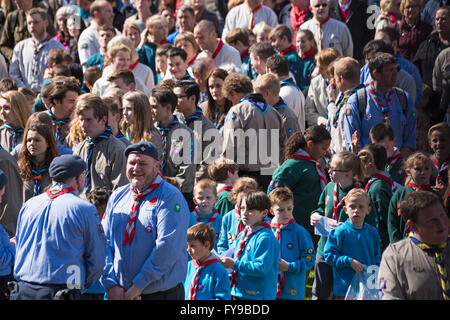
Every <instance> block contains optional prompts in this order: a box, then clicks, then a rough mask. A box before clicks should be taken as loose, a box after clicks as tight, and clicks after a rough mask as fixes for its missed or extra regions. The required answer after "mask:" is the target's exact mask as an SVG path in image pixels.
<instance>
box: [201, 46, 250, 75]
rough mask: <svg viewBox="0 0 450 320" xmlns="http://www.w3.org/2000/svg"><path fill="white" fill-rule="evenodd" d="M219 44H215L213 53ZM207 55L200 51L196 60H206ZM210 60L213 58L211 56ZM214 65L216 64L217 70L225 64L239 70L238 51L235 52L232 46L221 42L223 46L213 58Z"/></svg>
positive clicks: (239, 59)
mask: <svg viewBox="0 0 450 320" xmlns="http://www.w3.org/2000/svg"><path fill="white" fill-rule="evenodd" d="M219 44H220V41H219V43H218V44H217V46H216V49H214V52H215V51H216V50H217V49H218V47H219ZM214 52H212V54H214ZM208 56H209V54H208V52H206V51H202V52H200V54H199V55H198V57H197V59H198V58H206V57H208ZM211 58H213V57H212V56H211ZM213 60H214V63H215V64H216V67H217V68H220V67H221V66H222V65H225V64H233V65H235V66H236V68H237V69H238V70H241V64H242V61H241V55H240V53H239V51H237V50H236V49H235V48H233V47H232V46H229V45H227V44H226V43H225V42H223V46H222V48H221V49H220V51H219V52H218V53H217V55H216V56H215V57H214V58H213Z"/></svg>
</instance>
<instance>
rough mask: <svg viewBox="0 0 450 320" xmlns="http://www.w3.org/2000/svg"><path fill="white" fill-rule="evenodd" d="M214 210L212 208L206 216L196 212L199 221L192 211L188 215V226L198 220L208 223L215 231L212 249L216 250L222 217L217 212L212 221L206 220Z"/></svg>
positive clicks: (211, 215) (212, 214)
mask: <svg viewBox="0 0 450 320" xmlns="http://www.w3.org/2000/svg"><path fill="white" fill-rule="evenodd" d="M214 211H215V208H213V211H212V213H211V214H210V215H207V216H206V217H203V216H202V215H201V214H198V218H199V219H200V221H197V218H196V217H195V214H194V212H193V211H192V212H191V213H190V215H189V217H190V219H189V228H190V227H192V226H195V225H196V224H197V223H199V222H204V223H206V224H208V225H210V226H211V227H212V228H213V229H214V232H215V233H216V241H214V249H215V250H217V242H218V240H219V237H220V230H221V229H222V219H223V217H222V216H221V215H220V214H219V213H217V217H216V219H215V220H214V221H213V222H208V221H209V219H211V218H212V217H213V216H214Z"/></svg>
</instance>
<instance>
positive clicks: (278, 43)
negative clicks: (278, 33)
mask: <svg viewBox="0 0 450 320" xmlns="http://www.w3.org/2000/svg"><path fill="white" fill-rule="evenodd" d="M270 43H271V44H272V47H274V48H275V49H276V50H277V51H278V52H281V51H283V50H284V49H286V48H288V47H289V45H290V43H289V41H287V38H286V36H282V37H281V38H280V37H272V38H271V39H270Z"/></svg>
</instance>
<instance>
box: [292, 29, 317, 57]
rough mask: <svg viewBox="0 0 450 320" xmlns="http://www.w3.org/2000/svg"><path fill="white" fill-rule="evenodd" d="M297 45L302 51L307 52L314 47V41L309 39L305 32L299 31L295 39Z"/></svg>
mask: <svg viewBox="0 0 450 320" xmlns="http://www.w3.org/2000/svg"><path fill="white" fill-rule="evenodd" d="M295 45H296V46H297V48H298V50H299V51H300V52H302V53H305V52H308V51H309V50H310V49H311V48H312V46H313V42H312V41H311V40H309V39H308V38H307V36H306V35H305V34H304V33H303V32H299V33H298V36H297V39H296V41H295Z"/></svg>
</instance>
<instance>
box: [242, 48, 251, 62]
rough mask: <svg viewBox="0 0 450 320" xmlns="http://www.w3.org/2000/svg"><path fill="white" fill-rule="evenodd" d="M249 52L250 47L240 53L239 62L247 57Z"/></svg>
mask: <svg viewBox="0 0 450 320" xmlns="http://www.w3.org/2000/svg"><path fill="white" fill-rule="evenodd" d="M249 50H250V47H248V48H247V49H245V50H244V51H243V52H242V53H241V60H242V59H244V58H245V57H246V56H248V54H249V53H248V52H249Z"/></svg>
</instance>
